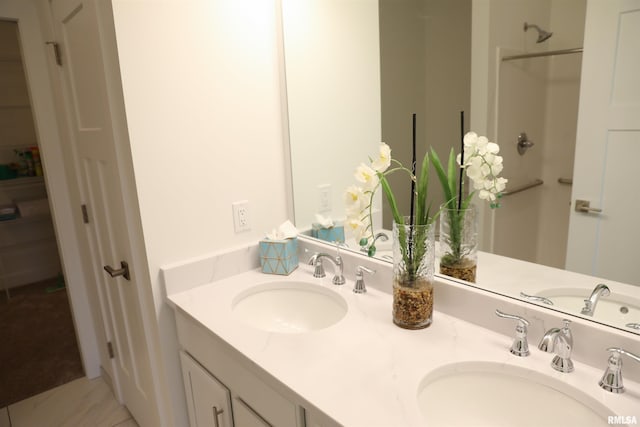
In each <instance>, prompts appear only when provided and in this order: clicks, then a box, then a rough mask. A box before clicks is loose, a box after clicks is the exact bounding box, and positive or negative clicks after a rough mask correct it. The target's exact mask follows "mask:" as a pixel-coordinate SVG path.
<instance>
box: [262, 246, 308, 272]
mask: <svg viewBox="0 0 640 427" xmlns="http://www.w3.org/2000/svg"><path fill="white" fill-rule="evenodd" d="M259 246H260V266H261V267H262V272H263V273H267V274H280V275H283V276H287V275H289V274H291V272H292V271H293V270H295V269H296V268H297V267H298V238H297V237H294V238H293V239H284V240H268V239H265V240H260V243H259Z"/></svg>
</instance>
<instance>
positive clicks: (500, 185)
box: [496, 178, 509, 193]
mask: <svg viewBox="0 0 640 427" xmlns="http://www.w3.org/2000/svg"><path fill="white" fill-rule="evenodd" d="M508 181H509V180H508V179H506V178H496V191H497V192H498V193H501V192H503V191H504V189H505V187H506V184H507V182H508Z"/></svg>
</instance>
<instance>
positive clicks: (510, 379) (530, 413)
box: [418, 362, 611, 427]
mask: <svg viewBox="0 0 640 427" xmlns="http://www.w3.org/2000/svg"><path fill="white" fill-rule="evenodd" d="M418 404H419V406H420V410H421V412H422V415H423V416H424V418H425V421H427V423H428V424H429V425H447V426H467V425H483V426H488V425H490V426H532V427H533V426H600V425H604V426H606V425H607V416H608V415H611V411H609V410H608V409H607V408H606V407H605V406H604V405H602V404H601V403H600V402H598V401H597V400H595V399H594V398H592V397H590V396H588V395H586V394H584V393H583V392H581V391H580V390H577V389H575V388H573V387H571V386H569V385H567V384H565V383H563V382H560V381H558V380H556V379H554V378H552V377H549V376H546V375H544V374H541V373H539V372H536V371H532V370H528V369H523V368H518V367H515V366H509V365H501V364H497V363H490V362H483V363H481V362H468V363H457V364H453V365H448V366H444V367H442V368H440V369H437V370H435V371H433V372H431V373H430V374H429V375H427V376H426V377H425V378H424V379H423V380H422V382H421V384H420V387H419V389H418Z"/></svg>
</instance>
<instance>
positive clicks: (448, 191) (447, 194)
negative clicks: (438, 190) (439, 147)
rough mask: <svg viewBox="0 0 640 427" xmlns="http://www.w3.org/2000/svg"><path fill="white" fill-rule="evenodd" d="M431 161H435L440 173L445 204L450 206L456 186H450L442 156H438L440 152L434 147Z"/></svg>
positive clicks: (437, 172) (435, 166)
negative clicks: (441, 159)
mask: <svg viewBox="0 0 640 427" xmlns="http://www.w3.org/2000/svg"><path fill="white" fill-rule="evenodd" d="M431 162H432V163H433V167H434V168H435V170H436V174H437V175H438V179H439V180H440V184H442V190H443V192H444V198H445V200H446V203H445V204H446V205H447V206H449V204H450V203H452V201H453V200H454V197H455V188H452V187H450V185H449V178H448V176H447V173H446V172H445V171H444V168H443V167H442V162H440V158H439V157H438V154H437V153H436V151H435V150H434V149H433V147H432V148H431Z"/></svg>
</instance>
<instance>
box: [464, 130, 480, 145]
mask: <svg viewBox="0 0 640 427" xmlns="http://www.w3.org/2000/svg"><path fill="white" fill-rule="evenodd" d="M462 141H463V142H464V146H465V148H466V147H471V146H473V145H476V144H477V143H478V134H477V133H475V132H473V131H471V132H467V133H466V134H465V136H464V138H463V139H462Z"/></svg>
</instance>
